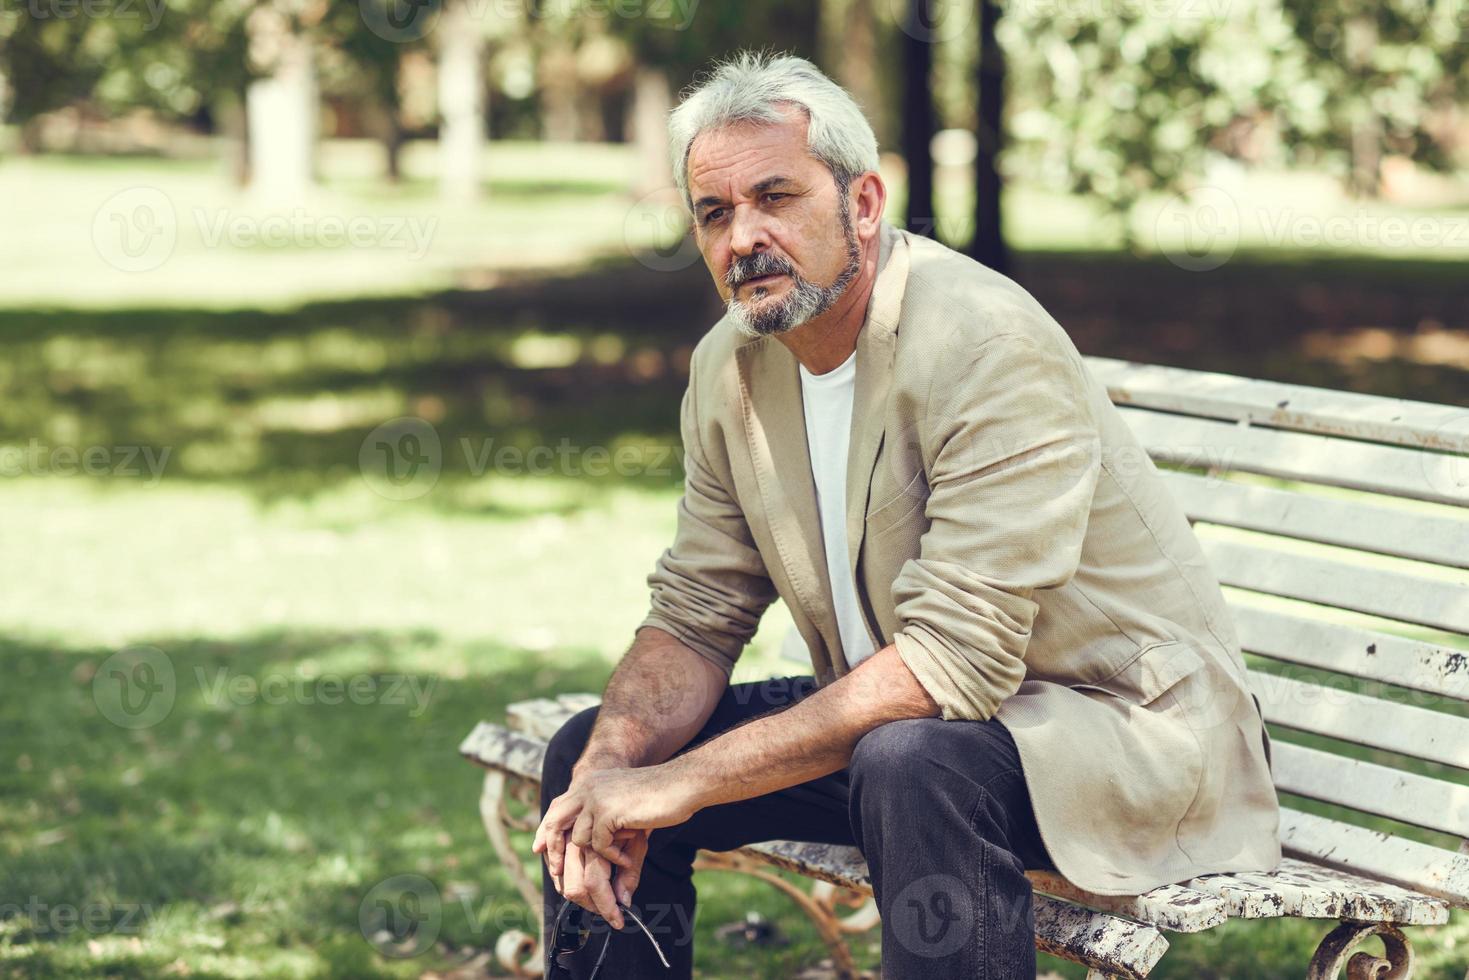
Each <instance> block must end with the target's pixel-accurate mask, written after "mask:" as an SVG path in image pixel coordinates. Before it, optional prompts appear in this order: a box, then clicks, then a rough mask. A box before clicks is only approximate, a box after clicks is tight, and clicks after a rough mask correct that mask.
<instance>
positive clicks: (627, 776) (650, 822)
mask: <svg viewBox="0 0 1469 980" xmlns="http://www.w3.org/2000/svg"><path fill="white" fill-rule="evenodd" d="M686 784H687V780H683V779H678V778H676V777H675V774H674V772H673V771H672V769H671V767H669V766H667V765H666V764H665V765H662V766H648V767H646V768H641V769H626V768H600V769H599V768H592V769H587V770H584V771H580V772H577V773H575V774H573V776H572V780H571V785H570V786H569V787H567V790H566V792H565V793H562V794H561V795H560V796H558V797H556V799H554V800H552V801H551V804H550V806H548V807H547V808H546V814H545V816H544V817H542V819H541V824H540V826H539V827H537V828H536V837H535V842H534V843H533V844H532V845H531V850H532V851H534V852H535V853H537V854H543V855H544V856H545V859H546V866H547V868H548V869H549V870H550V873H551V880H552V881H553V882H554V883H555V885H556V890H557V891H559V892H560V893H561V894H562V895H563V896H565V897H566V898H568V899H570V900H571V901H573V902H575V903H576V904H578V905H580V906H581V907H582V908H584V909H586V910H587V911H589V912H595V913H596V914H598V915H600V916H602V917H603V918H604V919H606V920H607V922H608V923H610V924H611V925H612V927H613V928H615V929H621V928H622V927H623V925H624V923H623V917H622V910H621V909H619V908H618V907H617V903H618V902H619V901H620V902H622V904H624V905H631V904H632V896H633V892H634V891H636V890H637V887H638V880H639V879H640V878H641V877H642V870H643V859H644V858H646V857H647V855H648V834H649V833H650V832H651V831H654V830H657V829H658V828H660V827H672V826H675V825H677V824H681V823H683V822H684V821H686V820H688V819H689V818H690V817H691V816H693V815H694V812H695V811H696V810H698V809H699V807H698V805H697V803H696V801H695V799H694V796H693V793H692V792H691V791H690V790H689V788H688V787H687V785H686ZM614 870H615V874H614Z"/></svg>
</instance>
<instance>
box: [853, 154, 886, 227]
mask: <svg viewBox="0 0 1469 980" xmlns="http://www.w3.org/2000/svg"><path fill="white" fill-rule="evenodd" d="M851 194H852V220H853V224H854V226H855V227H856V230H857V237H858V238H860V239H862V240H864V241H865V240H867V239H869V238H876V237H877V232H878V229H879V228H880V227H881V226H882V212H883V210H884V208H886V207H887V201H888V189H887V185H886V184H884V183H883V182H882V177H881V176H879V175H878V174H877V173H876V172H874V171H871V170H869V171H867V172H866V173H864V174H859V175H858V176H857V177H855V178H854V179H853V181H852V184H851Z"/></svg>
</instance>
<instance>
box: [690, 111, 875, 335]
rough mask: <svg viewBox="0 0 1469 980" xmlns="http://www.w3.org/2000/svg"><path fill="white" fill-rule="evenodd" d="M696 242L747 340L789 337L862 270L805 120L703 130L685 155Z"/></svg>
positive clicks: (793, 115) (844, 209)
mask: <svg viewBox="0 0 1469 980" xmlns="http://www.w3.org/2000/svg"><path fill="white" fill-rule="evenodd" d="M688 182H689V197H690V198H691V199H692V201H693V204H694V229H695V240H696V241H697V242H698V245H699V251H700V252H701V253H702V254H703V256H704V263H705V265H707V266H708V268H709V273H710V275H712V276H713V277H714V285H715V288H717V289H718V290H719V295H720V298H722V299H723V300H724V301H725V302H726V304H728V306H729V311H730V313H731V314H732V315H733V316H734V317H735V320H736V323H737V324H738V325H739V326H740V327H741V329H743V330H744V331H745V332H746V333H750V334H756V335H759V334H774V333H782V332H784V331H786V330H790V329H793V328H795V327H797V326H800V324H802V323H804V322H806V321H807V320H809V319H810V318H811V317H813V316H815V315H817V314H818V313H821V312H823V311H824V310H826V309H827V308H829V307H830V306H831V304H832V303H833V302H835V301H836V299H837V297H838V296H840V295H841V293H842V292H843V291H844V290H845V289H846V287H847V285H848V284H849V283H850V282H851V280H852V278H853V277H854V276H855V275H856V273H857V268H858V244H857V237H856V234H855V232H854V231H853V230H852V223H851V217H850V213H849V207H848V201H847V194H846V190H845V189H843V190H841V191H840V192H839V191H838V189H837V186H836V182H835V180H833V178H832V173H831V170H830V169H828V168H827V166H826V164H824V163H822V162H821V161H820V160H818V159H817V158H816V157H814V156H812V155H811V151H810V150H809V149H808V148H807V146H806V120H805V117H804V115H803V114H802V113H801V112H800V111H799V110H795V109H792V110H789V111H787V113H786V121H785V122H782V123H779V124H770V123H736V124H734V125H731V126H726V127H723V128H720V129H712V130H706V131H705V132H703V133H700V134H699V136H698V137H697V138H696V139H695V140H694V143H693V146H692V148H691V149H690V152H689V168H688Z"/></svg>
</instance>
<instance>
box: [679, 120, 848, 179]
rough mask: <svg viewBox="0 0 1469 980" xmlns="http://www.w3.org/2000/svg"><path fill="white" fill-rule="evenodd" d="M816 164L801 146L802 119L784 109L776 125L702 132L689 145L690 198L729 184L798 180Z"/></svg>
mask: <svg viewBox="0 0 1469 980" xmlns="http://www.w3.org/2000/svg"><path fill="white" fill-rule="evenodd" d="M820 166H822V164H821V161H820V160H818V159H817V158H816V157H815V156H814V155H812V153H811V150H810V148H809V147H808V146H807V145H806V120H805V118H804V117H803V116H801V115H799V114H794V116H793V115H792V114H791V113H787V118H786V121H784V122H781V123H763V122H737V123H731V124H729V125H727V126H720V127H717V128H714V129H707V130H705V131H704V132H702V133H700V134H699V135H698V137H696V138H695V139H694V142H693V144H692V145H691V146H690V148H689V168H688V170H689V191H690V196H692V197H693V198H695V199H698V198H699V197H701V196H703V195H704V194H706V193H723V192H724V191H725V190H726V189H727V188H728V187H730V186H731V185H733V186H734V188H735V189H736V190H741V191H744V190H751V189H752V188H753V185H754V184H756V183H760V182H764V181H766V180H768V179H769V178H772V177H775V176H784V177H786V178H788V179H790V178H799V177H802V176H804V175H806V173H807V171H808V170H809V169H810V168H812V167H820ZM746 185H750V186H746Z"/></svg>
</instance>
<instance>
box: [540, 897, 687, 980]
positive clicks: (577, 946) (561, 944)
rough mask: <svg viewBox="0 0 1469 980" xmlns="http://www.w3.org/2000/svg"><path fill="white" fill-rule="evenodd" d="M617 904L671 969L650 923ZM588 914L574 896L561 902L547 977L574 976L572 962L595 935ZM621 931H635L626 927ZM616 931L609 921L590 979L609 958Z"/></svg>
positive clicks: (547, 954) (553, 932)
mask: <svg viewBox="0 0 1469 980" xmlns="http://www.w3.org/2000/svg"><path fill="white" fill-rule="evenodd" d="M617 907H618V908H620V909H622V912H623V914H624V915H626V916H627V917H628V918H630V919H632V921H633V922H636V923H637V926H638V928H639V929H641V930H643V935H645V936H647V937H648V942H650V943H652V944H653V951H654V952H655V953H657V954H658V959H660V960H662V961H663V966H664V968H665V969H671V967H670V965H669V962H668V957H666V956H664V955H663V947H661V946H659V945H658V940H656V939H654V938H653V934H652V933H651V932H649V931H648V927H647V926H645V925H643V920H642V919H640V918H638V914H637V913H636V912H634V911H633V910H632V909H630V908H628V907H627V906H626V905H623V904H622V903H621V902H618V903H617ZM588 915H590V913H588V912H587V910H586V909H584V908H582V907H581V906H580V905H577V904H576V903H575V902H573V901H571V900H570V899H567V900H566V901H564V902H562V903H561V908H560V910H559V911H557V913H556V925H555V927H554V928H553V929H552V930H551V945H550V948H549V949H547V950H546V976H547V977H555V976H559V975H560V973H565V974H567V975H570V973H571V964H572V963H573V962H575V959H576V954H578V953H580V952H581V951H582V950H583V949H585V948H586V945H587V943H588V942H589V941H590V940H591V938H592V927H591V925H590V924H589V923H588V922H587V921H586V920H587V916H588ZM604 921H605V920H604ZM621 931H622V932H629V931H631V930H629V929H628V928H627V927H626V926H624V927H623V928H622V930H621ZM612 932H613V930H612V927H611V925H610V924H609V925H608V927H607V938H606V939H604V940H602V951H601V952H600V953H598V954H597V962H596V964H595V965H593V967H592V972H591V974H590V975H589V976H588V977H587V980H592V978H594V977H596V975H597V973H598V971H600V970H601V969H602V961H603V960H605V959H606V958H607V947H608V946H609V945H611V943H612ZM557 971H560V973H558V972H557Z"/></svg>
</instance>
